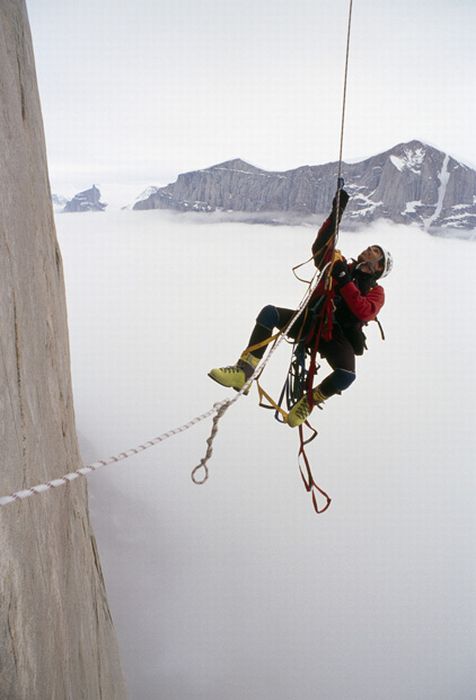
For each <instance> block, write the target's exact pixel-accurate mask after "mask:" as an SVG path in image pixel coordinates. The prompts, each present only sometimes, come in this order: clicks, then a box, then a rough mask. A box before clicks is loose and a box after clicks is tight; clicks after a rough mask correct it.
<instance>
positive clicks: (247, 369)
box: [208, 352, 260, 394]
mask: <svg viewBox="0 0 476 700" xmlns="http://www.w3.org/2000/svg"><path fill="white" fill-rule="evenodd" d="M259 360H260V358H259V357H255V356H254V355H252V354H251V353H250V352H248V353H244V354H243V355H242V356H241V357H240V359H239V360H238V362H237V363H236V365H231V366H230V367H215V368H214V369H211V370H210V371H209V373H208V376H209V377H210V379H213V380H214V381H215V382H218V384H221V385H222V386H227V387H230V388H231V389H235V391H240V390H241V389H243V387H244V385H245V384H246V382H247V381H248V379H249V378H250V377H251V375H252V374H253V372H254V371H255V369H256V367H257V366H258V363H259ZM248 391H249V388H248V389H247V390H246V391H245V392H244V393H245V394H247V393H248Z"/></svg>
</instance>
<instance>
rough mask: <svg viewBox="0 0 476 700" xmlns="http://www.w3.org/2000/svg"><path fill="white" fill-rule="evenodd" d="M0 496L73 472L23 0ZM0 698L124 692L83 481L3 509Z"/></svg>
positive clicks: (0, 189)
mask: <svg viewBox="0 0 476 700" xmlns="http://www.w3.org/2000/svg"><path fill="white" fill-rule="evenodd" d="M0 90H1V95H2V109H1V111H0V139H1V143H2V149H1V150H0V203H1V206H0V246H1V254H0V297H1V300H2V303H1V305H0V331H1V332H0V343H1V346H0V351H1V357H2V361H1V363H0V413H1V420H0V431H1V444H2V469H1V473H0V493H1V495H6V494H9V493H11V492H13V491H16V490H19V489H22V488H25V487H28V486H33V485H35V484H38V483H43V482H45V481H48V480H50V479H54V478H55V477H59V476H62V475H63V474H65V473H66V472H68V471H71V470H73V469H76V468H78V466H79V465H80V463H81V458H80V454H79V450H78V443H77V438H76V432H75V422H74V412H73V400H72V391H71V378H70V363H69V349H68V331H67V321H66V305H65V291H64V281H63V269H62V260H61V253H60V250H59V247H58V243H57V240H56V233H55V226H54V221H53V211H52V206H51V192H50V186H49V181H48V172H47V164H46V149H45V140H44V133H43V123H42V117H41V110H40V102H39V97H38V90H37V84H36V75H35V66H34V57H33V49H32V42H31V36H30V30H29V24H28V17H27V11H26V6H25V2H24V0H4V1H3V2H2V3H0ZM0 549H1V553H2V555H1V558H0V601H1V605H0V697H1V698H2V700H33V699H37V700H80V699H81V698H83V699H84V700H99V699H100V698H102V699H103V700H113V699H114V700H121V699H122V698H125V697H126V691H125V686H124V681H123V676H122V672H121V667H120V663H119V657H118V650H117V644H116V639H115V633H114V628H113V624H112V620H111V615H110V612H109V608H108V603H107V599H106V592H105V586H104V581H103V577H102V573H101V566H100V563H99V557H98V552H97V547H96V543H95V539H94V535H93V532H92V530H91V526H90V521H89V515H88V503H87V483H86V480H85V479H78V480H77V481H75V482H73V483H71V484H69V485H67V486H63V487H61V488H58V489H55V490H51V491H49V492H48V493H44V494H42V495H37V496H33V497H32V498H29V499H27V500H25V501H20V502H16V503H13V504H10V505H8V506H5V507H3V508H0Z"/></svg>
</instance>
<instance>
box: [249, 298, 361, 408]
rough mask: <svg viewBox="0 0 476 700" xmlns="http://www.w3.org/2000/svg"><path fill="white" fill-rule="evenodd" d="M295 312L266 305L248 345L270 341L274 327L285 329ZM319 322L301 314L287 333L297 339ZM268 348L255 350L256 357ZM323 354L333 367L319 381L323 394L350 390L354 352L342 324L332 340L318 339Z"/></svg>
mask: <svg viewBox="0 0 476 700" xmlns="http://www.w3.org/2000/svg"><path fill="white" fill-rule="evenodd" d="M295 313H296V311H295V310H293V309H284V308H281V307H278V306H265V307H264V308H263V309H261V311H260V313H259V314H258V316H257V319H256V325H255V327H254V329H253V332H252V334H251V337H250V340H249V343H248V346H249V347H250V346H252V345H256V344H257V343H260V342H262V341H264V340H267V339H268V338H270V337H271V336H272V335H273V331H274V329H275V328H278V329H279V330H283V329H284V328H285V327H286V326H287V324H288V323H289V321H290V320H291V319H292V317H293V316H294V315H295ZM315 324H316V321H315V320H314V319H312V318H310V317H307V318H306V319H305V320H304V324H303V317H302V316H300V317H299V318H298V319H297V321H296V322H295V323H294V324H293V325H292V326H291V328H290V329H289V331H288V332H287V334H286V335H287V336H288V337H290V338H293V339H294V340H296V339H297V338H298V337H299V338H303V337H306V336H308V335H309V334H310V333H312V331H313V326H314V325H315ZM266 347H267V346H264V347H262V348H258V349H257V350H253V351H252V354H253V355H255V356H256V357H259V358H261V357H263V355H264V353H265V351H266ZM317 350H318V352H319V354H320V355H321V357H323V358H324V359H325V360H327V362H328V363H329V365H330V366H331V367H332V369H333V370H334V371H333V372H332V373H331V374H329V375H328V376H327V377H326V378H325V379H323V381H322V382H321V383H320V384H319V388H320V390H321V392H322V393H323V394H324V396H327V397H329V396H332V395H333V394H340V393H341V392H342V391H344V389H347V388H348V387H349V386H350V385H351V384H352V382H353V381H354V379H355V352H354V349H353V347H352V345H351V344H350V342H349V340H348V339H347V338H346V337H345V335H344V333H343V332H342V330H341V328H340V327H339V326H334V327H333V329H332V339H331V340H323V339H321V340H320V341H319V345H318V348H317Z"/></svg>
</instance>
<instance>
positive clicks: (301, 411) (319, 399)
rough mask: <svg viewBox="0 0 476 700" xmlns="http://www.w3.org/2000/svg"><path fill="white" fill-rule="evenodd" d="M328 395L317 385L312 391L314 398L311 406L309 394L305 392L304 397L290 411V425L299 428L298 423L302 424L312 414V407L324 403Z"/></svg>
mask: <svg viewBox="0 0 476 700" xmlns="http://www.w3.org/2000/svg"><path fill="white" fill-rule="evenodd" d="M326 398H327V396H324V394H323V393H322V392H321V390H320V389H319V387H316V388H315V389H313V391H312V399H313V402H314V403H313V406H311V408H309V404H308V401H307V394H304V396H302V398H300V399H299V401H298V402H297V403H296V404H294V406H293V407H292V409H291V410H290V411H289V413H288V420H287V422H288V425H289V426H290V427H291V428H297V427H298V425H302V423H304V421H305V420H307V418H308V416H309V415H310V413H311V411H312V409H313V407H314V406H317V405H318V404H320V403H323V402H324V401H325V400H326Z"/></svg>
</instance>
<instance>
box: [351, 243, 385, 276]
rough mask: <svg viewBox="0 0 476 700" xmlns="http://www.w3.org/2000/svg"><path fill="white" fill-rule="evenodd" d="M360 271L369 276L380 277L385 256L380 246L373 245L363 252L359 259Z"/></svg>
mask: <svg viewBox="0 0 476 700" xmlns="http://www.w3.org/2000/svg"><path fill="white" fill-rule="evenodd" d="M357 263H358V265H359V270H362V272H365V273H366V274H368V275H379V274H381V273H382V272H383V267H384V264H383V254H382V249H381V248H380V246H378V245H371V246H369V247H368V248H366V249H365V250H363V251H362V252H361V253H360V255H359V257H358V258H357Z"/></svg>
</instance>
